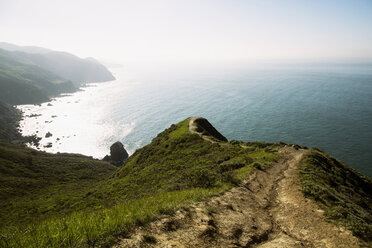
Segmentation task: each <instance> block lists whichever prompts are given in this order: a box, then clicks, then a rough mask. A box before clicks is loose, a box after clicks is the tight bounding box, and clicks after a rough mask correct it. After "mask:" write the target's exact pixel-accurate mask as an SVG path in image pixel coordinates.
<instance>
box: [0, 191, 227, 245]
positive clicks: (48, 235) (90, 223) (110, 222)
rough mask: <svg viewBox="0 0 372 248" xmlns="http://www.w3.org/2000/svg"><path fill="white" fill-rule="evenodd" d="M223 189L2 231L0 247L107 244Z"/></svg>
mask: <svg viewBox="0 0 372 248" xmlns="http://www.w3.org/2000/svg"><path fill="white" fill-rule="evenodd" d="M224 190H226V186H225V187H219V188H213V189H203V188H193V189H189V190H183V191H176V192H167V193H163V194H157V195H154V196H151V197H145V198H140V199H134V200H129V201H127V202H125V203H122V204H118V205H116V206H114V207H112V208H109V209H102V210H97V211H91V212H76V213H73V214H71V215H69V216H67V217H62V218H51V219H48V220H46V221H43V222H41V223H38V224H37V225H31V226H27V227H14V226H11V227H9V228H6V229H3V230H2V231H3V234H2V235H1V236H0V246H1V247H35V248H37V247H91V246H94V245H103V244H106V245H108V244H110V243H112V242H113V241H115V238H116V237H117V236H118V235H125V234H126V233H127V232H128V231H129V230H130V228H132V227H134V226H136V225H142V224H143V223H146V222H149V221H151V220H155V219H156V218H158V217H159V216H161V215H162V214H164V213H168V214H169V213H172V212H174V211H175V210H177V209H180V208H181V207H186V206H188V205H189V204H191V203H193V202H196V201H200V200H202V199H205V198H206V197H208V196H211V195H215V194H218V193H221V192H223V191H224Z"/></svg>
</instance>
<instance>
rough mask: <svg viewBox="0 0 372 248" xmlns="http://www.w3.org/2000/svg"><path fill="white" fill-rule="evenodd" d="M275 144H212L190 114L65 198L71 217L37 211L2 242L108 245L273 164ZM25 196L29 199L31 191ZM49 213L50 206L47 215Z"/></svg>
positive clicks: (9, 230)
mask: <svg viewBox="0 0 372 248" xmlns="http://www.w3.org/2000/svg"><path fill="white" fill-rule="evenodd" d="M241 145H245V146H247V148H242V146H241ZM275 146H276V145H271V144H266V145H265V144H262V143H243V142H240V143H239V142H232V143H224V144H222V145H219V144H212V143H210V142H207V141H204V140H203V139H202V138H200V137H199V136H198V135H196V134H190V133H189V131H188V119H187V120H185V121H183V122H180V123H179V124H177V125H172V126H171V127H170V128H169V129H167V130H165V131H164V132H162V133H160V134H159V135H158V136H157V137H156V138H154V139H153V141H152V142H151V144H149V145H147V146H145V147H143V148H141V149H139V150H137V151H136V152H135V154H133V156H131V157H130V159H129V161H128V162H127V163H126V164H125V165H124V166H123V167H121V168H120V169H119V170H117V171H116V172H115V173H114V174H113V175H112V176H110V177H109V178H107V179H106V180H102V181H101V182H99V183H98V184H97V185H96V186H92V187H91V188H92V189H91V190H89V191H80V192H83V193H82V194H80V195H78V194H77V195H76V198H75V199H74V202H75V205H71V204H69V201H68V200H67V201H62V204H63V202H67V203H65V204H64V208H66V209H65V212H66V213H68V209H70V210H72V211H73V213H72V214H68V215H66V216H64V217H61V216H60V214H58V213H59V212H58V211H59V210H60V209H59V208H55V210H58V211H56V212H54V213H55V214H49V215H48V214H44V213H43V212H39V213H38V214H39V215H40V216H41V218H40V219H44V220H42V221H38V222H34V223H33V224H32V225H19V226H17V225H13V226H12V225H10V226H7V227H4V228H3V230H2V233H3V239H2V240H3V243H1V244H2V245H3V246H9V247H12V246H13V247H14V246H21V247H85V246H89V245H90V246H92V245H94V244H97V243H101V244H102V243H107V242H109V241H110V240H111V239H112V238H114V237H115V236H117V235H119V234H123V233H125V232H127V231H128V230H129V229H130V228H131V227H132V226H133V225H138V224H139V223H145V222H148V221H150V220H153V219H154V218H157V217H159V216H160V215H161V214H163V213H171V212H172V211H174V210H175V209H177V208H180V207H182V206H187V205H188V204H190V203H192V202H194V201H198V200H201V199H205V197H208V196H211V195H214V194H218V193H221V192H223V191H225V190H227V189H228V188H230V187H232V186H233V185H235V184H237V183H239V181H240V180H242V179H244V178H245V177H247V176H248V175H249V174H250V173H251V172H252V171H253V170H255V169H256V168H260V167H264V166H266V165H268V164H270V163H272V162H274V161H276V160H277V158H278V154H277V152H276V151H275V150H274V149H275ZM46 156H47V155H46ZM24 159H25V161H27V158H26V157H25V158H24ZM35 162H36V161H35ZM26 163H27V162H26ZM74 173H75V172H74ZM22 180H23V179H22ZM50 188H53V187H48V192H53V194H50V195H49V197H51V198H52V199H58V198H62V197H64V196H65V195H66V192H61V191H57V190H52V191H49V189H50ZM24 197H25V198H26V199H29V198H32V197H35V194H31V195H30V196H24ZM79 197H80V198H79ZM39 199H40V198H39ZM43 199H44V198H43ZM43 199H40V200H41V201H40V202H41V203H42V200H43ZM78 209H80V210H78ZM9 210H11V208H10V209H9ZM53 211H54V209H53V208H52V209H51V210H50V212H49V213H53Z"/></svg>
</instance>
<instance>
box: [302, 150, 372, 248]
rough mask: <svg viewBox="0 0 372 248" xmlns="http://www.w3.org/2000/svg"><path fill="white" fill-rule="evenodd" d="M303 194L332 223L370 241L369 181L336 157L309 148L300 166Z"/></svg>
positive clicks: (371, 183) (371, 191) (371, 195)
mask: <svg viewBox="0 0 372 248" xmlns="http://www.w3.org/2000/svg"><path fill="white" fill-rule="evenodd" d="M299 178H300V182H301V184H302V189H303V193H304V195H305V196H307V197H310V198H312V199H314V200H315V201H317V202H318V204H319V206H320V207H321V208H323V209H324V210H325V212H326V215H327V216H328V218H329V220H330V221H331V222H334V223H337V224H341V225H343V226H345V227H346V228H347V229H349V230H351V231H352V232H353V234H354V235H355V236H357V237H360V238H361V239H362V240H364V241H366V242H370V244H371V243H372V180H371V179H370V178H368V177H366V176H364V175H362V174H360V173H358V172H357V171H355V170H354V169H352V168H351V167H349V166H348V165H346V164H345V163H343V162H341V161H339V160H338V159H336V158H334V157H332V156H329V155H327V154H325V153H324V152H322V151H320V150H317V149H312V150H311V151H310V152H309V153H307V154H306V155H305V157H304V159H303V161H302V165H301V167H300V168H299Z"/></svg>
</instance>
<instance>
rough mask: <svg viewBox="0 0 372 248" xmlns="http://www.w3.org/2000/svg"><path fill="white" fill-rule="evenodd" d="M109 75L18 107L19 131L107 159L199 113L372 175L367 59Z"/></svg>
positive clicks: (243, 133) (237, 135)
mask: <svg viewBox="0 0 372 248" xmlns="http://www.w3.org/2000/svg"><path fill="white" fill-rule="evenodd" d="M112 71H113V72H114V74H115V76H116V77H117V80H115V81H111V82H106V83H100V84H91V85H89V86H88V87H83V88H82V90H81V91H79V92H76V93H74V94H72V95H65V96H61V97H57V98H55V99H53V100H52V101H51V102H50V103H43V104H41V105H22V106H19V108H20V109H22V110H23V111H24V116H25V118H24V120H23V121H22V122H21V128H22V132H23V134H24V135H30V134H36V135H38V136H40V137H43V139H42V140H41V147H40V148H39V149H41V150H46V151H49V152H74V153H82V154H85V155H89V156H93V157H96V158H102V157H103V156H104V155H106V154H108V153H109V147H110V145H111V144H112V143H113V142H115V141H118V140H119V141H121V142H122V143H123V144H124V146H125V147H126V149H127V150H128V152H129V153H130V154H132V153H133V152H134V151H135V150H136V149H137V148H140V147H142V146H144V145H146V144H148V143H149V142H151V140H152V139H153V138H154V137H155V136H156V135H157V134H158V133H159V132H161V131H163V130H164V129H165V128H167V127H169V126H170V125H171V124H172V123H177V122H179V121H181V120H183V119H185V118H187V117H189V116H203V117H205V118H207V119H208V120H209V121H210V122H211V123H212V124H213V125H214V126H215V127H216V128H217V129H218V130H219V131H220V132H221V133H222V134H223V135H225V136H226V137H227V138H228V139H229V140H230V139H237V140H244V141H266V142H279V141H283V142H286V143H297V144H300V145H305V146H308V147H318V148H320V149H322V150H324V151H325V152H327V153H329V154H331V155H334V156H336V157H337V158H339V159H341V160H343V161H345V162H346V163H348V164H349V165H351V166H352V167H354V168H355V169H357V170H358V171H360V172H363V173H364V174H366V175H369V176H372V64H371V63H356V62H355V63H299V64H289V63H287V64H286V63H277V64H260V65H255V64H245V65H238V66H236V65H235V66H215V67H213V66H209V67H208V66H201V67H198V68H197V69H196V68H192V67H187V68H177V67H176V66H174V67H171V68H167V69H164V68H163V69H159V70H156V69H154V68H152V70H145V69H142V70H141V69H138V68H137V70H134V69H133V70H132V69H131V68H129V67H124V68H117V69H113V70H112ZM35 115H38V116H35ZM47 132H50V133H52V136H51V137H49V138H45V134H46V133H47ZM49 142H50V143H52V147H50V148H46V147H44V146H45V145H47V144H48V143H49Z"/></svg>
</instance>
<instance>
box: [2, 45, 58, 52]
mask: <svg viewBox="0 0 372 248" xmlns="http://www.w3.org/2000/svg"><path fill="white" fill-rule="evenodd" d="M0 48H1V49H4V50H7V51H21V52H25V53H40V54H43V53H49V52H52V50H49V49H46V48H43V47H35V46H17V45H14V44H11V43H7V42H0Z"/></svg>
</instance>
